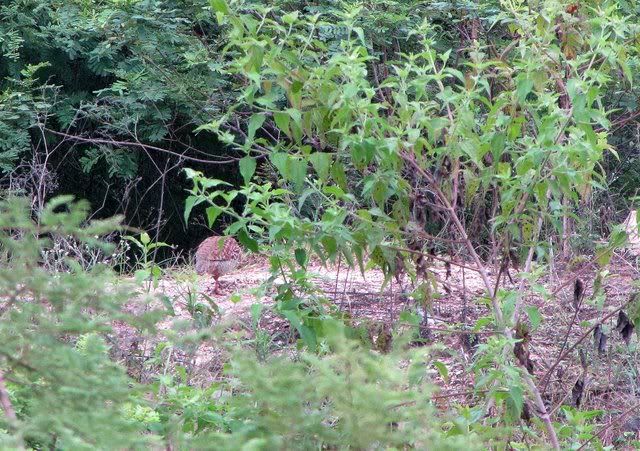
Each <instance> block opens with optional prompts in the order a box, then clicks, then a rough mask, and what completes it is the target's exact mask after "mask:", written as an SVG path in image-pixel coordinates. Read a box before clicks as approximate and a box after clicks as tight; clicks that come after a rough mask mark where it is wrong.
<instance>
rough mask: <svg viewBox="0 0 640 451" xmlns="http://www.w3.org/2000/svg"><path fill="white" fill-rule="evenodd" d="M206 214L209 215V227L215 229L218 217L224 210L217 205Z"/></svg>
mask: <svg viewBox="0 0 640 451" xmlns="http://www.w3.org/2000/svg"><path fill="white" fill-rule="evenodd" d="M205 213H206V214H207V223H208V224H209V227H213V224H214V223H215V222H216V219H218V216H220V213H222V209H221V208H220V207H218V206H216V205H212V206H210V207H208V208H207V209H206V210H205Z"/></svg>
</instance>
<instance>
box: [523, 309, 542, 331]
mask: <svg viewBox="0 0 640 451" xmlns="http://www.w3.org/2000/svg"><path fill="white" fill-rule="evenodd" d="M525 310H526V311H527V316H528V317H529V321H530V322H531V330H532V331H534V330H536V329H537V328H538V326H539V325H540V323H541V322H542V315H540V311H539V310H538V308H537V307H535V306H533V305H530V306H528V307H526V308H525Z"/></svg>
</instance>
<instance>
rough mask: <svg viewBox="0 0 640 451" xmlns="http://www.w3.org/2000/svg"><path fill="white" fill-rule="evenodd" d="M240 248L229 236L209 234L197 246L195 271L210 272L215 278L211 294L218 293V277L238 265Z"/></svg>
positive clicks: (200, 272) (240, 255)
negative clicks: (209, 235)
mask: <svg viewBox="0 0 640 451" xmlns="http://www.w3.org/2000/svg"><path fill="white" fill-rule="evenodd" d="M241 259H242V248H241V247H240V245H238V242H237V241H236V240H235V239H234V238H232V237H230V236H211V237H209V238H207V239H205V240H204V241H203V242H202V243H200V245H199V246H198V250H197V251H196V272H197V273H198V274H211V275H212V276H213V279H214V280H215V285H214V287H213V294H216V295H219V294H222V293H220V291H219V289H218V285H219V282H218V279H219V278H220V277H222V276H223V275H225V274H227V273H229V272H231V271H233V270H234V269H236V268H237V267H238V266H239V265H240V260H241Z"/></svg>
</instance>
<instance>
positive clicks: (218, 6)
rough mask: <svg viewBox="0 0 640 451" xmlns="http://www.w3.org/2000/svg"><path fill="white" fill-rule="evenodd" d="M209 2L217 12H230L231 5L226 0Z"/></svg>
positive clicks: (211, 0)
mask: <svg viewBox="0 0 640 451" xmlns="http://www.w3.org/2000/svg"><path fill="white" fill-rule="evenodd" d="M209 4H210V5H211V7H212V8H213V10H214V11H215V12H217V13H222V14H229V6H227V2H226V1H225V0H210V1H209Z"/></svg>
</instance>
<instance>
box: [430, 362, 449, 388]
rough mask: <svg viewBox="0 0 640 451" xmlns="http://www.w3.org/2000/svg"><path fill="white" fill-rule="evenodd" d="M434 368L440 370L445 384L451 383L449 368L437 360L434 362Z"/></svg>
mask: <svg viewBox="0 0 640 451" xmlns="http://www.w3.org/2000/svg"><path fill="white" fill-rule="evenodd" d="M433 366H435V367H436V369H437V370H438V373H440V376H441V377H442V379H444V381H445V382H447V383H448V382H449V369H448V368H447V366H446V365H445V364H444V363H442V362H440V361H439V360H436V361H435V362H433Z"/></svg>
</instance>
